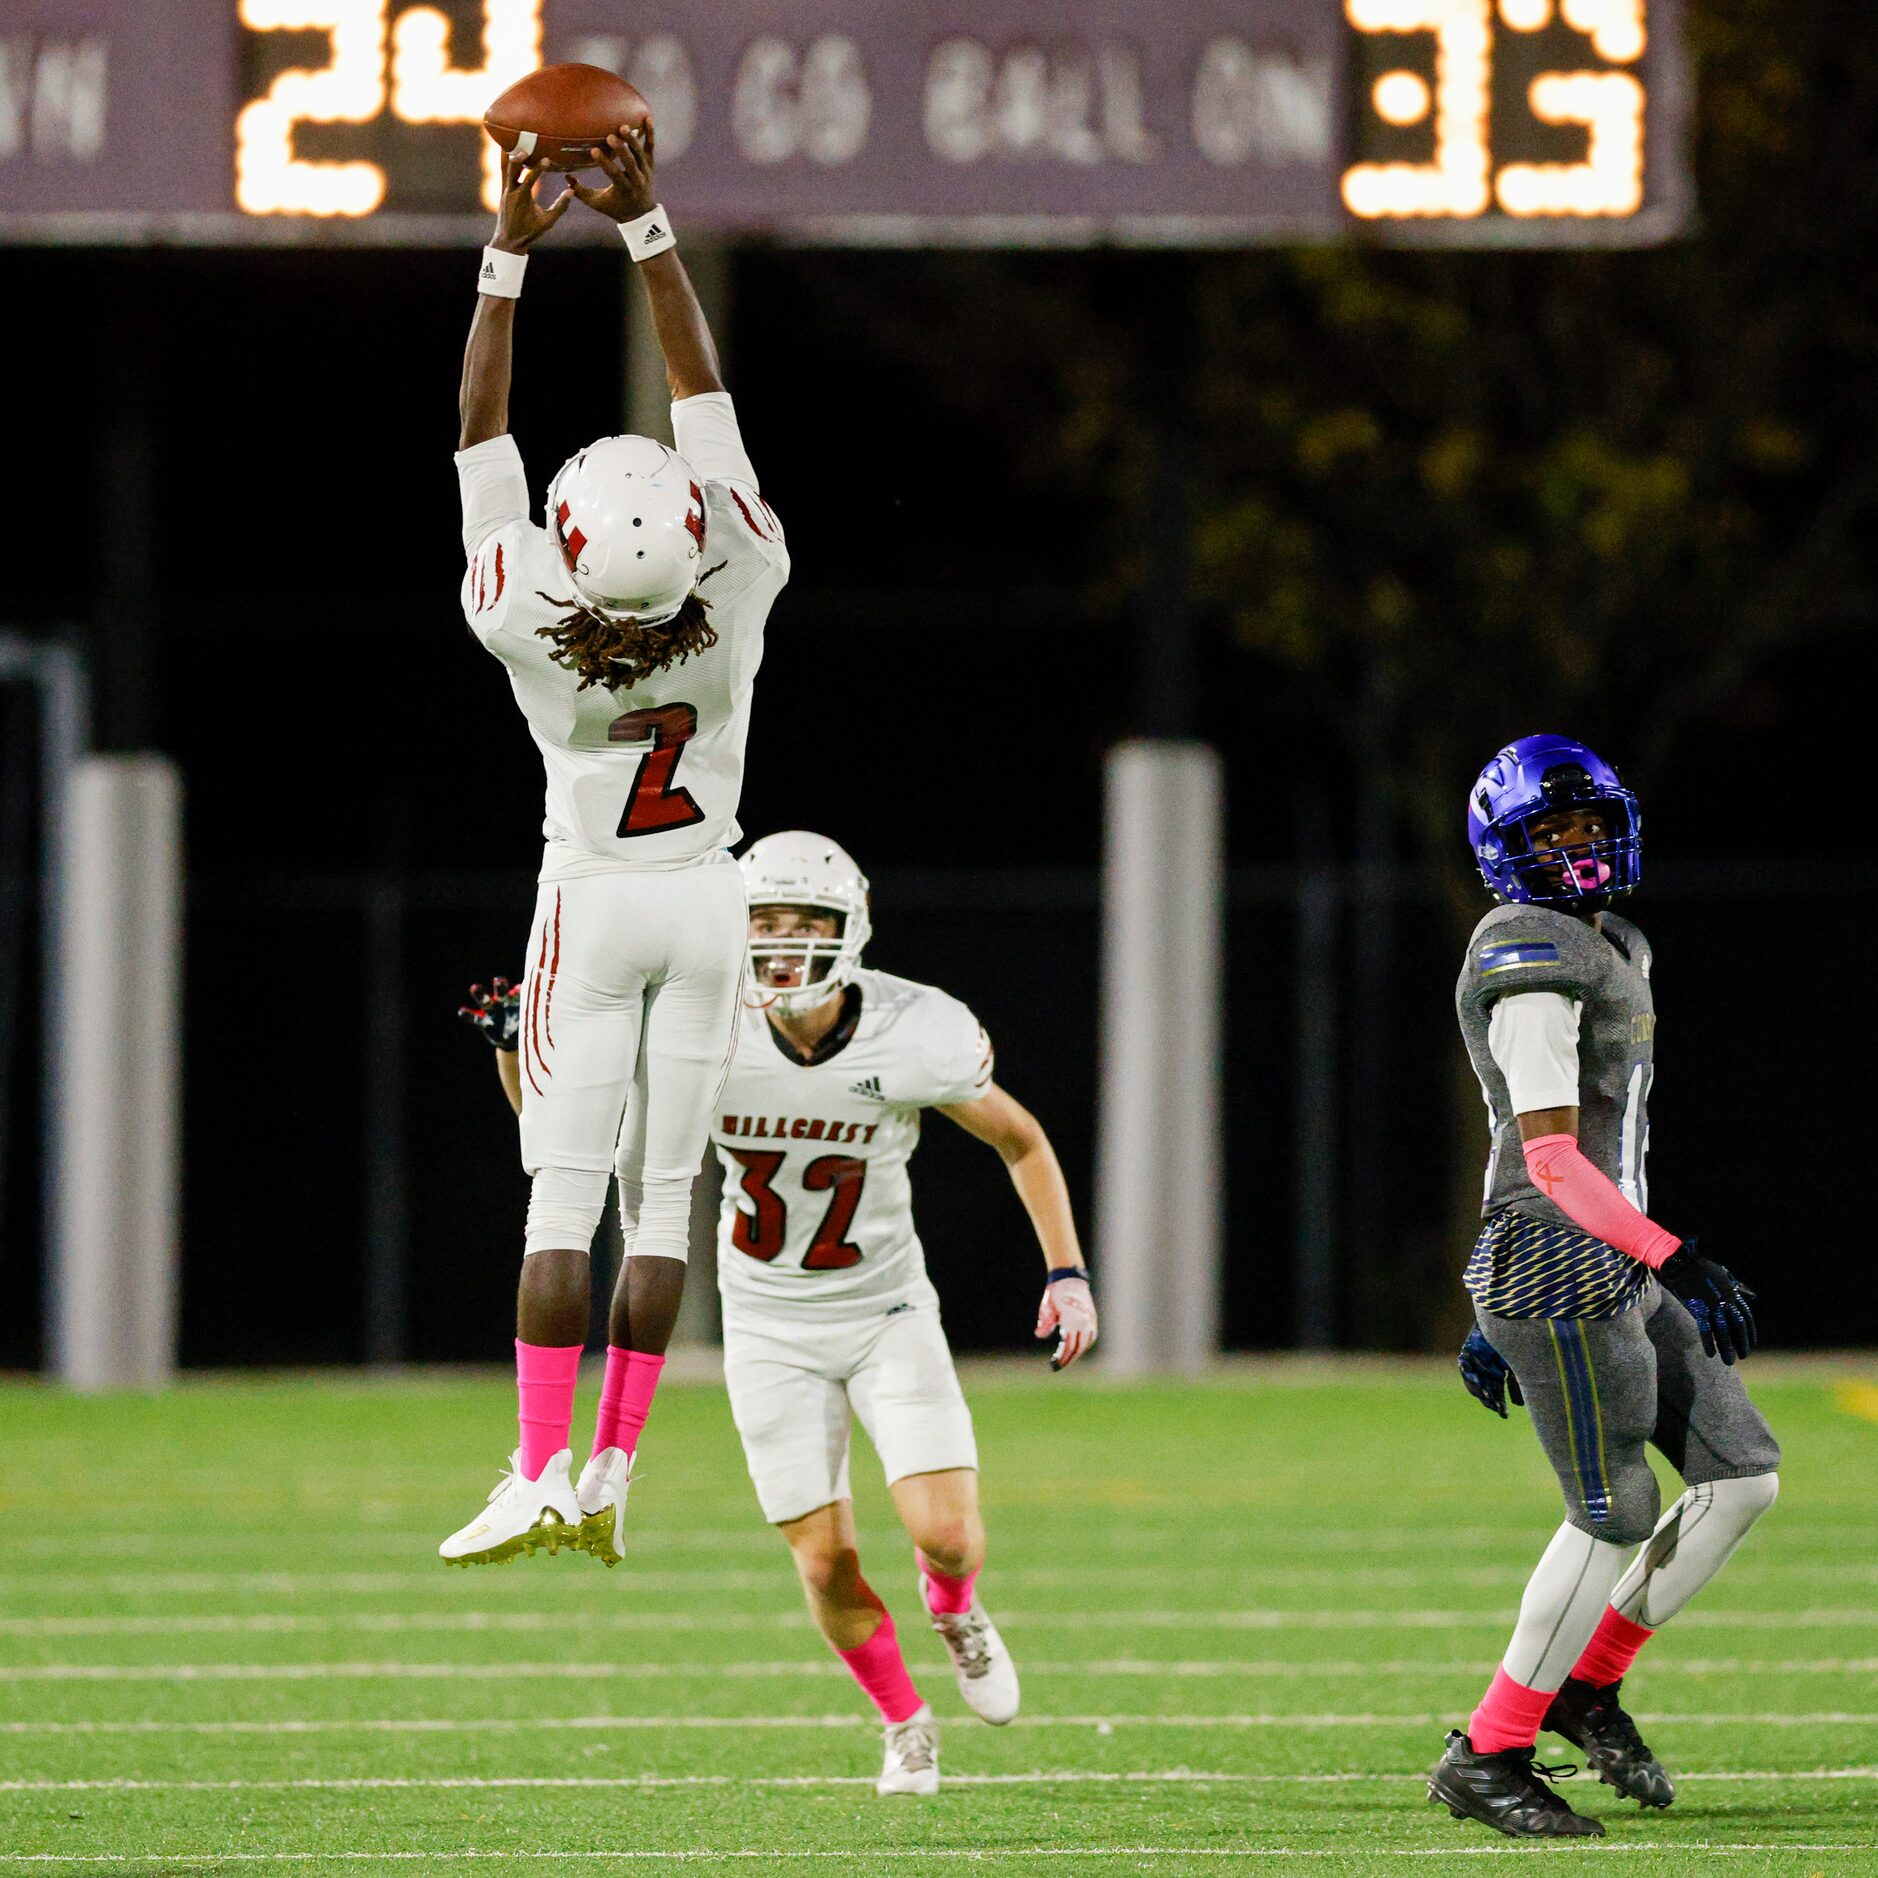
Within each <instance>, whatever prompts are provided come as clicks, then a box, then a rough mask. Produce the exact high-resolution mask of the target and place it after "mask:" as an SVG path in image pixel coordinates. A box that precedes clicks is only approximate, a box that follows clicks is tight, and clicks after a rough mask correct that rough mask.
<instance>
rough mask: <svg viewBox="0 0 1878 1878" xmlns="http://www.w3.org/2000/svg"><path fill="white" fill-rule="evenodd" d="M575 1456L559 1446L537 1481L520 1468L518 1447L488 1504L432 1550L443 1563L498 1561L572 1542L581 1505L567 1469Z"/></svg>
mask: <svg viewBox="0 0 1878 1878" xmlns="http://www.w3.org/2000/svg"><path fill="white" fill-rule="evenodd" d="M573 1463H574V1457H573V1456H572V1455H571V1454H570V1453H569V1452H568V1451H567V1449H566V1448H563V1449H562V1450H561V1451H560V1453H559V1454H557V1455H555V1457H554V1458H553V1459H552V1460H551V1461H549V1462H548V1464H547V1465H546V1466H545V1467H543V1468H542V1470H541V1477H540V1479H538V1480H530V1479H529V1478H528V1477H527V1476H526V1475H525V1474H524V1473H523V1472H522V1451H521V1449H520V1448H517V1449H516V1450H515V1452H514V1453H513V1454H511V1455H510V1456H509V1465H508V1469H507V1471H506V1472H505V1473H504V1474H503V1476H502V1478H501V1479H500V1480H498V1481H497V1482H496V1490H495V1492H493V1493H492V1494H490V1496H489V1504H488V1505H487V1506H486V1507H484V1508H483V1510H482V1512H481V1513H479V1514H478V1515H477V1516H476V1518H474V1519H472V1520H471V1521H470V1523H469V1524H468V1525H467V1526H462V1527H459V1528H458V1529H457V1530H456V1531H455V1532H453V1533H452V1534H451V1535H450V1536H449V1538H447V1539H446V1540H445V1541H444V1542H443V1544H442V1545H440V1546H439V1547H438V1548H437V1556H438V1557H439V1558H441V1559H442V1560H443V1562H444V1563H445V1564H446V1565H502V1564H505V1563H507V1561H508V1560H510V1559H512V1558H517V1557H519V1556H520V1555H521V1554H522V1553H524V1552H538V1551H540V1550H541V1549H542V1548H543V1547H544V1546H545V1547H546V1548H547V1549H548V1550H549V1551H550V1552H558V1551H560V1549H561V1548H562V1546H564V1545H566V1546H571V1545H572V1544H573V1543H574V1540H575V1538H576V1537H577V1536H578V1533H579V1528H580V1508H579V1506H578V1505H577V1504H576V1502H575V1499H574V1484H573V1482H572V1481H571V1480H569V1479H568V1470H569V1468H571V1467H572V1466H573Z"/></svg>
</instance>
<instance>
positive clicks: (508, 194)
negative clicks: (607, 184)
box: [456, 157, 574, 450]
mask: <svg viewBox="0 0 1878 1878" xmlns="http://www.w3.org/2000/svg"><path fill="white" fill-rule="evenodd" d="M540 181H541V170H540V167H539V166H538V165H537V164H535V163H534V162H532V161H531V160H530V159H529V158H527V157H510V158H508V159H507V161H506V162H505V164H504V165H503V171H502V202H501V205H500V207H498V208H497V210H496V232H495V234H494V236H493V237H492V238H491V240H490V243H489V246H490V248H492V249H493V250H495V252H496V253H497V254H514V255H523V254H526V253H527V252H528V250H529V249H530V248H532V247H533V246H534V245H535V243H536V242H537V241H539V240H540V239H541V237H542V236H543V235H545V234H546V233H547V232H548V230H549V229H551V228H552V227H553V226H554V225H555V223H556V222H558V221H559V220H560V219H561V217H562V216H563V215H565V214H566V213H567V206H568V204H569V203H570V202H571V201H573V199H574V191H573V189H572V187H571V186H570V187H569V188H567V189H564V190H563V191H562V192H561V194H560V195H559V196H557V197H556V198H555V200H554V202H553V204H552V205H551V206H549V207H547V208H543V207H542V205H541V203H540V201H539V200H538V199H537V197H536V194H535V190H536V187H537V185H538V184H539V183H540ZM495 265H499V264H491V263H490V262H489V261H488V259H487V257H486V256H485V260H484V266H485V269H486V270H490V269H491V268H492V266H495ZM519 286H520V280H519V275H517V277H516V282H515V287H514V288H513V289H511V290H510V291H508V292H506V293H504V292H500V291H485V292H482V293H479V294H478V295H477V296H476V317H475V319H474V320H472V321H471V322H470V336H469V344H468V345H467V346H466V347H465V348H464V350H463V383H462V387H461V389H460V390H459V391H458V393H457V416H458V419H459V427H458V431H457V446H456V447H457V448H458V449H459V450H467V449H468V448H469V447H470V446H471V445H472V444H478V443H487V442H488V441H489V439H490V438H491V437H500V436H502V435H503V434H504V433H505V432H506V431H507V430H508V427H509V358H510V352H511V348H512V346H513V343H514V337H515V297H514V296H515V292H516V291H518V290H519Z"/></svg>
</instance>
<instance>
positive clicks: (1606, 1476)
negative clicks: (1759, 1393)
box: [1474, 1285, 1780, 1546]
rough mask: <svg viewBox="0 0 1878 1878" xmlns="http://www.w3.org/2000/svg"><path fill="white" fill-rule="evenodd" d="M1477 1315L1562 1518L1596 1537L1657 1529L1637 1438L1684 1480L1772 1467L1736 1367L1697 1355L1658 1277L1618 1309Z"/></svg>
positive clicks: (1690, 1330) (1624, 1537)
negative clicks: (1519, 1405) (1505, 1368)
mask: <svg viewBox="0 0 1878 1878" xmlns="http://www.w3.org/2000/svg"><path fill="white" fill-rule="evenodd" d="M1474 1314H1475V1316H1476V1317H1477V1318H1478V1319H1479V1322H1480V1329H1481V1333H1482V1334H1483V1335H1484V1336H1485V1337H1486V1339H1487V1341H1488V1342H1489V1343H1491V1344H1492V1345H1493V1347H1494V1348H1495V1349H1496V1350H1498V1351H1499V1353H1500V1354H1501V1355H1502V1356H1503V1357H1505V1358H1506V1360H1507V1362H1508V1363H1509V1364H1510V1365H1511V1366H1512V1370H1513V1374H1514V1375H1515V1376H1517V1377H1518V1378H1519V1388H1520V1393H1521V1394H1522V1395H1523V1396H1524V1397H1525V1398H1526V1408H1527V1410H1528V1412H1529V1413H1530V1414H1531V1416H1532V1425H1533V1427H1534V1429H1535V1430H1536V1431H1537V1432H1538V1436H1539V1441H1540V1444H1541V1445H1542V1446H1543V1447H1544V1449H1545V1453H1546V1459H1547V1460H1549V1461H1550V1462H1551V1463H1552V1467H1553V1471H1554V1472H1555V1473H1557V1475H1558V1478H1559V1485H1560V1486H1561V1487H1562V1488H1563V1489H1564V1492H1565V1511H1566V1517H1567V1519H1569V1520H1570V1522H1571V1524H1572V1525H1574V1526H1576V1527H1578V1528H1579V1530H1580V1531H1582V1532H1587V1533H1589V1534H1591V1535H1592V1537H1594V1538H1598V1539H1604V1540H1608V1541H1609V1542H1610V1543H1611V1544H1613V1545H1626V1546H1627V1545H1640V1544H1641V1543H1642V1542H1643V1541H1644V1540H1645V1539H1647V1538H1649V1536H1650V1534H1651V1532H1652V1531H1653V1530H1654V1528H1655V1526H1656V1518H1657V1512H1658V1505H1659V1496H1658V1493H1657V1486H1656V1476H1655V1474H1653V1473H1652V1472H1651V1471H1650V1463H1649V1461H1648V1459H1647V1458H1646V1456H1645V1453H1644V1448H1645V1445H1646V1443H1654V1445H1655V1446H1656V1448H1657V1450H1658V1451H1659V1452H1660V1453H1661V1454H1662V1455H1663V1456H1664V1458H1665V1459H1666V1460H1667V1461H1668V1462H1669V1464H1670V1465H1671V1466H1672V1467H1673V1468H1675V1470H1676V1471H1677V1473H1679V1474H1680V1475H1681V1476H1682V1477H1683V1479H1684V1480H1685V1481H1686V1482H1687V1483H1688V1484H1689V1485H1690V1486H1692V1487H1693V1486H1699V1485H1701V1484H1702V1483H1703V1482H1705V1481H1711V1480H1738V1479H1742V1478H1745V1477H1747V1476H1750V1475H1755V1474H1771V1473H1772V1472H1774V1470H1775V1469H1776V1468H1777V1467H1778V1466H1779V1465H1780V1444H1779V1443H1778V1442H1777V1441H1776V1440H1775V1439H1774V1434H1773V1430H1772V1429H1771V1428H1769V1427H1768V1425H1767V1421H1766V1418H1765V1417H1764V1416H1763V1415H1762V1414H1761V1412H1760V1410H1759V1409H1757V1408H1756V1407H1755V1406H1754V1404H1753V1402H1752V1401H1750V1400H1749V1398H1748V1392H1747V1389H1746V1388H1745V1387H1744V1386H1743V1384H1742V1381H1741V1374H1740V1371H1739V1369H1738V1368H1734V1367H1731V1366H1730V1365H1728V1364H1725V1363H1723V1362H1721V1361H1719V1360H1718V1359H1717V1358H1715V1357H1712V1356H1707V1355H1705V1354H1704V1353H1703V1350H1702V1339H1701V1337H1700V1335H1699V1334H1698V1332H1697V1330H1696V1327H1695V1321H1694V1319H1693V1318H1691V1317H1690V1315H1689V1313H1688V1312H1687V1311H1686V1310H1684V1309H1683V1307H1682V1305H1681V1304H1680V1303H1679V1302H1678V1301H1677V1300H1676V1299H1675V1298H1673V1297H1672V1296H1670V1294H1669V1293H1668V1292H1666V1291H1665V1290H1663V1288H1662V1287H1661V1286H1660V1285H1653V1286H1652V1287H1651V1288H1650V1294H1649V1296H1648V1297H1646V1298H1645V1299H1644V1301H1643V1302H1642V1303H1641V1304H1639V1305H1637V1306H1636V1308H1635V1309H1634V1310H1629V1311H1626V1312H1625V1313H1624V1314H1623V1316H1621V1317H1606V1318H1569V1317H1496V1316H1495V1315H1494V1314H1493V1313H1492V1312H1491V1311H1482V1310H1478V1309H1476V1311H1475V1313H1474Z"/></svg>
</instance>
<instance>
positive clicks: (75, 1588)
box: [0, 1546, 1878, 1604]
mask: <svg viewBox="0 0 1878 1878" xmlns="http://www.w3.org/2000/svg"><path fill="white" fill-rule="evenodd" d="M772 1549H773V1551H774V1554H775V1559H776V1563H775V1564H773V1565H771V1566H769V1567H767V1568H764V1567H759V1566H750V1567H746V1568H743V1569H736V1570H726V1571H696V1572H688V1571H666V1570H658V1569H652V1570H644V1569H637V1568H635V1566H634V1565H633V1564H632V1563H630V1562H629V1563H628V1565H627V1567H626V1569H625V1571H623V1572H622V1573H620V1574H619V1576H618V1579H617V1581H612V1580H610V1581H609V1582H617V1583H618V1584H619V1585H620V1586H621V1587H622V1588H625V1589H628V1590H630V1591H631V1592H632V1593H633V1594H635V1595H639V1594H646V1593H657V1592H668V1591H669V1592H677V1593H691V1594H695V1593H698V1592H704V1591H713V1592H715V1591H774V1590H775V1588H776V1585H777V1583H778V1580H779V1577H780V1578H781V1580H782V1581H783V1582H785V1583H786V1582H788V1573H787V1565H788V1562H787V1560H786V1559H785V1558H784V1557H783V1554H782V1550H781V1548H780V1547H779V1546H778V1547H773V1548H772ZM1529 1564H1530V1560H1528V1559H1525V1558H1524V1557H1523V1556H1522V1557H1520V1558H1509V1559H1508V1561H1507V1563H1506V1564H1504V1565H1492V1566H1454V1565H1450V1564H1446V1563H1442V1562H1437V1563H1432V1564H1429V1565H1425V1566H1384V1567H1380V1568H1366V1569H1364V1570H1363V1571H1362V1572H1361V1573H1360V1576H1361V1578H1362V1581H1363V1583H1364V1584H1366V1585H1402V1586H1416V1585H1441V1586H1453V1585H1466V1586H1469V1587H1474V1588H1481V1589H1493V1588H1495V1587H1497V1586H1507V1587H1509V1588H1510V1589H1512V1590H1515V1591H1516V1590H1518V1588H1519V1587H1520V1586H1521V1585H1523V1584H1524V1583H1525V1581H1526V1577H1527V1567H1528V1565H1529ZM1176 1570H1177V1571H1178V1572H1179V1575H1180V1576H1181V1578H1183V1579H1187V1580H1191V1579H1225V1580H1227V1581H1229V1582H1231V1583H1234V1584H1245V1585H1251V1584H1275V1585H1303V1584H1328V1585H1347V1584H1348V1583H1349V1582H1350V1580H1351V1578H1352V1577H1353V1576H1356V1575H1358V1574H1355V1573H1353V1572H1352V1570H1351V1568H1350V1567H1348V1566H1344V1565H1245V1564H1241V1563H1235V1562H1231V1561H1224V1560H1222V1561H1218V1562H1214V1563H1210V1564H1188V1563H1185V1562H1182V1563H1180V1564H1178V1565H1175V1564H1173V1563H1172V1562H1170V1563H1168V1564H1165V1565H1109V1566H1104V1567H1103V1569H1102V1573H1101V1576H1102V1581H1103V1582H1104V1583H1105V1584H1146V1585H1158V1584H1165V1583H1166V1582H1167V1579H1168V1576H1169V1574H1170V1572H1173V1571H1176ZM994 1577H995V1582H996V1583H997V1584H998V1585H1021V1586H1024V1587H1025V1588H1027V1589H1062V1590H1077V1591H1080V1590H1084V1589H1086V1588H1087V1585H1088V1582H1089V1579H1088V1574H1087V1572H1084V1571H1061V1570H1055V1569H1047V1568H1041V1567H1039V1568H1031V1567H1025V1566H1017V1567H1003V1568H999V1569H998V1570H996V1572H995V1574H994ZM1803 1580H1815V1581H1819V1582H1823V1583H1828V1584H1846V1585H1878V1565H1869V1564H1865V1565H1826V1564H1819V1563H1816V1562H1812V1561H1808V1560H1796V1561H1795V1562H1794V1563H1792V1564H1790V1565H1787V1564H1783V1565H1760V1566H1756V1565H1743V1564H1742V1563H1740V1562H1739V1561H1738V1560H1737V1561H1734V1562H1731V1563H1730V1565H1729V1567H1728V1579H1727V1582H1728V1583H1729V1584H1730V1585H1737V1586H1738V1585H1746V1584H1768V1585H1786V1584H1792V1583H1795V1582H1799V1581H1803ZM463 1582H464V1581H463V1579H462V1578H460V1577H459V1576H457V1575H456V1574H455V1573H452V1572H447V1571H444V1570H442V1569H441V1568H440V1567H438V1566H436V1565H434V1564H426V1565H421V1566H412V1567H410V1568H408V1569H404V1570H397V1571H345V1570H334V1571H291V1572H279V1571H184V1572H62V1573H61V1574H60V1575H59V1596H60V1597H61V1599H70V1598H74V1597H131V1598H157V1597H228V1596H231V1595H233V1596H241V1597H283V1598H301V1597H377V1596H381V1595H382V1596H386V1597H408V1596H409V1595H410V1594H411V1593H412V1592H414V1591H434V1592H437V1593H438V1594H439V1595H440V1596H455V1595H457V1593H458V1592H459V1590H460V1588H461V1586H462V1584H463ZM588 1584H589V1578H588V1576H587V1575H585V1574H583V1575H581V1576H579V1577H574V1576H568V1577H566V1578H564V1579H562V1580H552V1579H547V1578H544V1577H541V1576H537V1577H536V1578H535V1579H533V1580H531V1582H530V1590H531V1592H533V1591H536V1590H566V1591H569V1592H584V1591H586V1589H587V1588H588ZM45 1595H46V1580H45V1575H44V1574H43V1573H33V1572H22V1573H14V1574H12V1575H8V1574H5V1573H0V1598H22V1599H26V1600H28V1601H30V1602H31V1603H33V1604H39V1603H41V1602H42V1601H43V1600H44V1598H45Z"/></svg>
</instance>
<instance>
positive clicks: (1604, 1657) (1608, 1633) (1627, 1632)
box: [1572, 1604, 1656, 1689]
mask: <svg viewBox="0 0 1878 1878" xmlns="http://www.w3.org/2000/svg"><path fill="white" fill-rule="evenodd" d="M1655 1635H1656V1632H1655V1631H1654V1630H1645V1629H1644V1627H1643V1626H1642V1625H1641V1624H1633V1623H1632V1622H1631V1621H1630V1619H1629V1618H1628V1617H1626V1616H1624V1614H1623V1613H1622V1612H1621V1611H1619V1610H1617V1609H1615V1608H1614V1607H1613V1606H1611V1605H1609V1604H1607V1605H1606V1606H1605V1607H1604V1616H1603V1618H1602V1620H1601V1621H1600V1622H1599V1624H1598V1627H1597V1629H1596V1630H1595V1631H1593V1632H1592V1636H1591V1641H1590V1642H1589V1643H1587V1644H1586V1645H1585V1653H1584V1655H1583V1656H1581V1657H1580V1658H1579V1659H1578V1663H1577V1667H1576V1668H1574V1669H1573V1671H1572V1674H1573V1675H1574V1676H1576V1677H1577V1678H1578V1680H1579V1681H1580V1682H1588V1683H1592V1684H1594V1685H1595V1686H1596V1687H1597V1688H1600V1689H1608V1688H1609V1687H1610V1686H1611V1684H1612V1683H1614V1682H1622V1681H1623V1679H1624V1675H1625V1673H1626V1671H1628V1670H1629V1668H1630V1666H1631V1664H1632V1663H1634V1662H1635V1661H1636V1660H1637V1652H1638V1651H1639V1650H1640V1649H1642V1648H1643V1646H1644V1645H1645V1644H1646V1643H1648V1642H1649V1640H1650V1639H1651V1638H1652V1637H1653V1636H1655Z"/></svg>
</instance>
